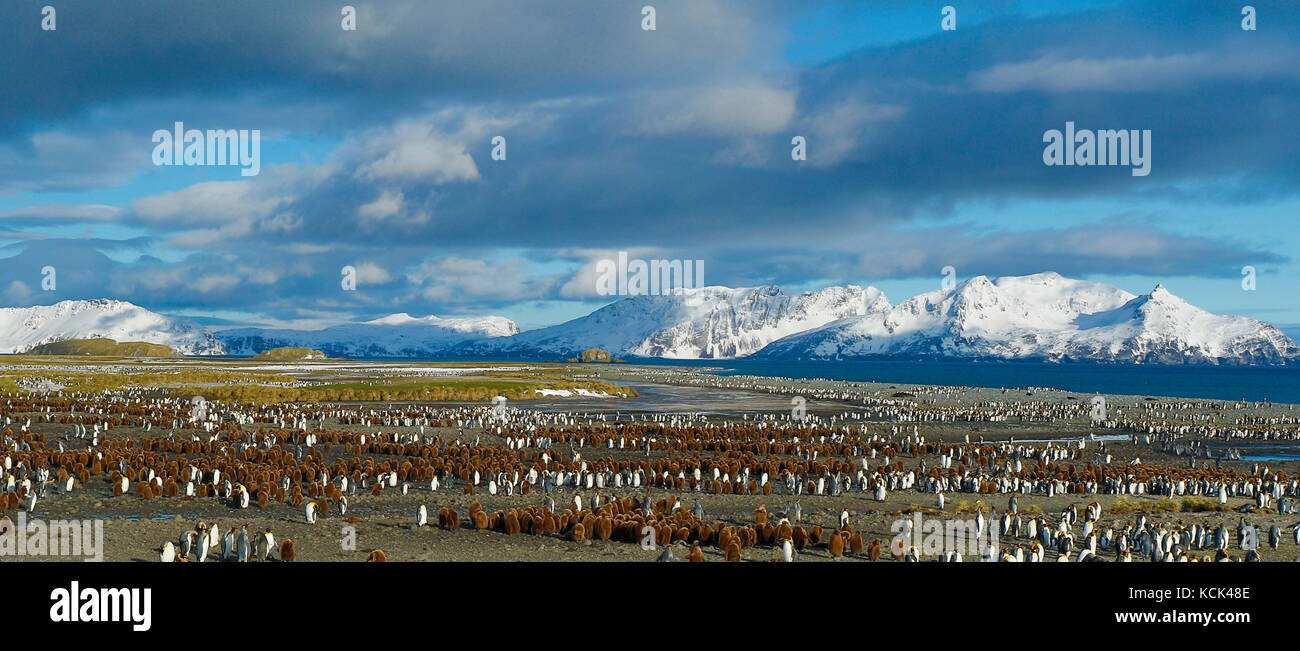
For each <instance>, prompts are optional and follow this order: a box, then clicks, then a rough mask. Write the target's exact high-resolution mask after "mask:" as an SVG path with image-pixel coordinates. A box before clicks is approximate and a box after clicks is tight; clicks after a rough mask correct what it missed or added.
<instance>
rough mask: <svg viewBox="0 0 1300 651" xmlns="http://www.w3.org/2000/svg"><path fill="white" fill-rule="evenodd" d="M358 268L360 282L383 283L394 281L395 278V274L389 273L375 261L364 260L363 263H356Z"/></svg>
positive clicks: (369, 283)
mask: <svg viewBox="0 0 1300 651" xmlns="http://www.w3.org/2000/svg"><path fill="white" fill-rule="evenodd" d="M356 270H357V282H358V283H364V284H367V285H383V284H385V283H389V282H392V280H393V275H392V274H390V273H388V270H387V269H385V268H383V267H381V266H379V265H377V264H375V263H373V262H362V263H361V264H359V265H356Z"/></svg>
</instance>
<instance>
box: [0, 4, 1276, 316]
mask: <svg viewBox="0 0 1300 651" xmlns="http://www.w3.org/2000/svg"><path fill="white" fill-rule="evenodd" d="M350 3H351V4H352V5H354V6H355V7H356V9H357V29H356V30H355V31H344V30H342V29H341V28H340V7H342V6H343V5H344V4H348V3H344V2H340V3H322V2H319V1H307V0H304V1H300V2H293V1H283V0H269V1H268V0H248V1H244V0H236V1H232V2H227V3H221V4H220V5H217V4H214V3H206V2H197V1H195V2H169V3H158V2H145V1H142V0H125V1H123V2H120V3H113V4H112V5H111V6H106V4H105V3H102V2H95V1H89V0H87V1H69V2H60V3H58V4H57V5H55V6H56V9H57V14H56V18H57V29H55V30H54V31H44V30H42V29H41V28H40V25H41V7H42V6H43V5H45V4H49V3H47V2H29V1H27V0H17V1H15V2H8V3H4V6H3V7H0V56H3V57H4V58H5V60H6V61H10V62H12V65H11V70H12V72H11V74H10V75H9V78H8V79H7V83H6V84H5V85H4V86H3V87H0V305H6V306H8V305H33V304H50V303H53V302H56V301H59V300H65V299H74V298H96V297H109V298H117V299H123V300H129V301H132V302H135V303H137V304H140V305H143V306H145V307H148V308H150V309H153V310H155V311H158V312H162V313H166V314H172V315H184V316H192V317H196V318H199V319H200V320H202V321H204V322H207V323H210V324H214V325H217V326H221V325H226V324H259V325H260V324H265V325H275V326H293V327H322V326H325V325H329V324H333V323H338V322H342V321H350V320H361V319H370V318H375V317H378V316H382V315H385V314H389V313H393V312H409V313H412V314H416V315H425V314H438V315H441V316H460V315H484V314H498V315H502V316H506V317H509V318H512V319H514V320H516V321H517V322H518V323H520V325H521V326H523V327H536V326H540V325H547V324H551V323H556V322H559V321H563V320H566V319H569V318H573V317H576V316H580V315H583V314H586V313H587V312H590V311H591V310H593V309H595V308H596V307H599V306H600V305H602V304H604V303H606V302H607V301H608V299H605V298H602V297H600V296H598V295H596V294H595V291H594V283H593V282H591V278H592V274H593V269H594V266H595V264H596V263H597V262H598V261H599V260H601V259H603V258H607V257H612V256H613V255H614V254H616V253H617V252H618V251H629V252H631V253H632V254H633V257H642V258H669V259H689V260H704V261H705V269H706V275H705V280H706V282H707V283H708V284H717V285H729V286H752V285H758V284H778V285H781V286H782V287H785V288H787V289H789V290H794V291H802V290H805V289H816V288H819V287H822V286H825V285H828V284H847V283H852V284H859V285H868V284H869V285H875V286H877V287H879V288H881V289H882V290H884V291H885V292H886V294H887V295H888V296H889V297H890V298H891V300H893V301H895V302H897V301H901V300H903V299H905V298H907V297H909V296H911V295H913V294H916V293H919V292H922V291H930V290H933V289H937V288H938V287H939V282H940V270H941V269H942V268H943V267H944V266H948V265H951V266H953V267H955V268H956V270H957V274H958V277H959V278H966V277H970V276H973V275H978V274H984V275H989V276H999V275H1011V274H1015V275H1018V274H1028V273H1036V272H1040V271H1048V270H1053V271H1058V272H1060V273H1062V274H1064V275H1067V276H1073V277H1084V278H1090V279H1094V280H1099V281H1104V282H1111V283H1114V284H1117V285H1119V286H1121V287H1124V288H1125V289H1127V290H1129V291H1131V292H1134V293H1143V292H1147V291H1149V290H1150V289H1151V288H1152V287H1154V286H1155V285H1156V284H1157V283H1163V284H1164V285H1165V286H1166V287H1168V288H1169V289H1170V290H1171V291H1173V292H1174V293H1176V294H1178V295H1180V296H1182V297H1184V298H1186V299H1187V300H1189V301H1191V302H1192V303H1194V304H1196V305H1199V306H1201V307H1204V308H1206V309H1209V310H1212V311H1215V312H1224V313H1235V314H1243V315H1246V316H1251V317H1254V318H1259V319H1261V320H1265V321H1269V322H1271V323H1276V324H1279V325H1290V324H1298V323H1300V302H1298V301H1297V300H1296V292H1295V291H1293V288H1295V287H1296V286H1298V284H1300V267H1297V262H1296V260H1295V259H1294V258H1295V256H1294V254H1293V253H1292V251H1295V250H1296V246H1297V245H1300V232H1298V228H1297V226H1296V219H1295V216H1296V215H1297V213H1298V211H1297V208H1300V199H1298V198H1297V196H1296V188H1297V187H1300V186H1298V185H1297V183H1296V181H1297V172H1300V168H1298V166H1300V162H1298V161H1300V155H1298V152H1297V149H1300V147H1297V145H1300V138H1298V137H1297V135H1296V132H1295V116H1296V115H1297V114H1300V66H1297V65H1296V64H1295V62H1296V61H1297V60H1300V56H1298V55H1300V40H1298V39H1296V38H1295V33H1296V31H1297V29H1300V7H1297V6H1296V5H1295V3H1286V2H1276V3H1268V2H1255V3H1253V6H1255V7H1256V9H1257V29H1256V30H1254V31H1245V30H1243V29H1242V28H1241V21H1242V17H1241V14H1240V11H1241V4H1239V3H1238V4H1234V3H1217V2H1215V3H1200V2H1198V3H1164V2H1095V1H1094V2H1012V1H991V2H981V3H960V2H948V3H946V4H950V5H953V6H954V7H955V8H956V12H957V13H956V18H957V29H956V30H953V31H944V30H942V29H941V19H942V15H941V8H942V7H943V6H944V4H945V3H943V2H939V3H926V2H920V3H913V2H902V1H882V2H864V1H856V2H816V1H812V0H807V1H799V2H793V1H787V2H777V1H774V0H750V1H745V0H734V1H727V0H667V1H660V2H652V1H651V0H646V2H641V1H639V0H638V1H637V2H623V1H621V0H619V1H613V2H604V1H599V2H597V1H595V0H586V1H564V0H555V1H542V0H532V1H527V2H525V1H512V0H481V1H478V2H473V3H465V2H428V1H423V0H392V1H383V2H360V1H351V2H350ZM643 4H653V5H654V6H655V7H656V22H657V24H656V29H655V30H654V31H645V30H642V29H641V21H642V16H641V11H640V8H641V6H642V5H643ZM176 121H182V122H184V123H185V125H186V127H187V128H196V129H249V130H251V129H257V130H260V132H261V134H262V141H261V172H260V173H259V174H258V175H257V176H255V177H242V176H241V175H240V173H239V169H238V168H236V167H198V166H166V167H159V166H155V165H154V164H153V163H152V161H151V154H152V151H153V148H154V143H153V142H152V140H151V136H152V134H153V132H154V131H155V130H157V129H169V128H170V127H171V125H172V124H173V123H174V122H176ZM1067 121H1070V122H1074V123H1076V124H1077V125H1078V126H1079V128H1090V129H1135V130H1147V129H1149V130H1150V131H1151V133H1152V152H1151V160H1152V163H1151V173H1150V174H1149V175H1147V176H1143V177H1138V176H1133V175H1132V174H1131V173H1130V172H1129V170H1128V168H1124V167H1100V166H1092V167H1086V166H1082V167H1081V166H1074V167H1049V166H1046V165H1044V164H1043V148H1044V145H1043V140H1042V138H1043V134H1044V132H1045V131H1047V130H1050V129H1063V128H1064V125H1065V123H1066V122H1067ZM495 136H502V137H504V138H506V141H507V157H506V159H505V160H493V159H492V158H491V156H490V152H491V148H492V145H491V140H492V138H493V137H495ZM794 136H803V137H804V138H805V139H806V141H807V143H808V145H807V160H804V161H793V160H791V157H790V148H791V145H790V142H791V138H792V137H794ZM47 265H50V266H54V267H55V268H56V269H57V273H58V276H57V279H58V282H57V285H56V287H55V288H54V289H53V290H51V291H46V290H43V289H42V286H41V279H42V277H41V269H42V268H43V267H45V266H47ZM344 265H352V266H354V267H355V268H357V269H358V272H359V278H358V280H359V282H358V286H357V291H355V292H345V291H342V289H341V287H340V284H339V277H340V268H341V267H342V266H344ZM1247 265H1249V266H1253V267H1254V268H1256V270H1257V273H1258V276H1257V283H1256V287H1257V289H1256V290H1255V291H1251V292H1247V291H1243V290H1242V288H1241V269H1242V267H1243V266H1247Z"/></svg>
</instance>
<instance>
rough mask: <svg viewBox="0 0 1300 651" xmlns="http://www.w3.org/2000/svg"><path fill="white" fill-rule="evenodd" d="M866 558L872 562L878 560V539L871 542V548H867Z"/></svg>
mask: <svg viewBox="0 0 1300 651" xmlns="http://www.w3.org/2000/svg"><path fill="white" fill-rule="evenodd" d="M867 556H868V557H869V558H871V560H873V561H878V560H880V539H879V538H876V539H875V540H872V541H871V546H870V547H869V548H867Z"/></svg>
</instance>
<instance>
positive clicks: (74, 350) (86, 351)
mask: <svg viewBox="0 0 1300 651" xmlns="http://www.w3.org/2000/svg"><path fill="white" fill-rule="evenodd" d="M27 354H28V355H64V356H74V355H75V356H83V355H89V356H95V357H172V356H174V355H175V354H176V351H174V350H172V348H171V346H167V345H164V344H151V343H147V342H143V341H123V342H117V341H114V340H112V339H68V340H66V341H55V342H51V343H48V344H41V345H40V346H37V347H35V348H33V349H31V350H29V351H27Z"/></svg>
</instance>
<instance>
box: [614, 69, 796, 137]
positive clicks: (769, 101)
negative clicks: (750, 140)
mask: <svg viewBox="0 0 1300 651" xmlns="http://www.w3.org/2000/svg"><path fill="white" fill-rule="evenodd" d="M635 103H636V104H637V106H638V108H639V113H640V115H639V117H638V119H637V125H636V126H637V130H638V131H639V132H640V133H643V134H650V135H666V134H680V133H703V134H707V135H725V136H732V135H752V134H773V133H777V132H778V131H781V130H783V129H785V128H787V127H788V126H789V124H790V121H791V119H793V118H794V115H795V93H794V91H791V90H788V89H785V88H778V87H775V86H772V85H769V84H766V83H764V82H761V81H757V80H747V81H742V82H737V83H733V84H730V85H726V86H707V87H695V88H674V89H672V90H669V91H658V92H653V93H648V94H646V95H645V96H643V97H640V98H638V99H637V100H636V102H635Z"/></svg>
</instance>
